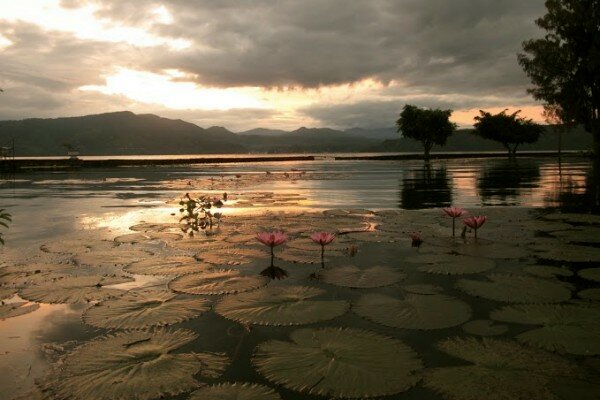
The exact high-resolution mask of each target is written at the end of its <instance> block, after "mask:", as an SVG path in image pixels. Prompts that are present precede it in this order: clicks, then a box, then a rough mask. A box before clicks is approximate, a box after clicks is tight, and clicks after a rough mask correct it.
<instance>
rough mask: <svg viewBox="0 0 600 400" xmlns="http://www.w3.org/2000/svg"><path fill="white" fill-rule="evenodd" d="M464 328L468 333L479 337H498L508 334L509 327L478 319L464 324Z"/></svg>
mask: <svg viewBox="0 0 600 400" xmlns="http://www.w3.org/2000/svg"><path fill="white" fill-rule="evenodd" d="M462 328H463V331H465V332H466V333H470V334H471V335H479V336H496V335H503V334H505V333H506V332H508V326H506V325H502V324H495V323H494V321H490V320H489V319H477V320H473V321H469V322H467V323H466V324H464V325H463V326H462Z"/></svg>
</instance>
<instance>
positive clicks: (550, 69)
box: [518, 0, 600, 157]
mask: <svg viewBox="0 0 600 400" xmlns="http://www.w3.org/2000/svg"><path fill="white" fill-rule="evenodd" d="M546 8H547V13H546V15H544V16H543V17H541V18H539V19H537V20H536V24H537V25H538V26H539V27H540V28H542V29H544V30H545V31H546V32H547V33H546V35H545V36H544V37H543V38H541V39H532V40H528V41H526V42H524V43H523V50H524V53H521V54H519V55H518V60H519V64H521V66H522V67H523V69H524V70H525V72H526V73H527V75H528V76H529V78H530V79H531V81H532V83H533V85H534V87H532V88H530V89H529V93H531V94H532V95H533V97H534V98H535V99H537V100H542V101H544V102H545V104H544V107H545V110H546V114H547V116H550V117H552V119H556V120H558V121H559V122H561V123H565V124H582V125H583V126H584V127H585V129H586V130H587V131H588V132H591V133H592V134H593V135H594V151H595V153H596V157H600V126H599V124H600V123H599V120H600V119H599V118H600V22H599V21H600V1H599V0H547V1H546Z"/></svg>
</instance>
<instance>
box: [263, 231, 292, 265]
mask: <svg viewBox="0 0 600 400" xmlns="http://www.w3.org/2000/svg"><path fill="white" fill-rule="evenodd" d="M256 239H257V240H258V241H259V242H261V243H262V244H264V245H266V246H269V247H270V248H271V267H272V266H273V260H274V258H275V254H274V253H273V248H274V247H275V246H279V245H281V244H284V243H285V242H287V240H288V236H287V235H286V234H285V233H283V232H281V231H272V232H259V233H257V234H256Z"/></svg>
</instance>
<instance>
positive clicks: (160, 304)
mask: <svg viewBox="0 0 600 400" xmlns="http://www.w3.org/2000/svg"><path fill="white" fill-rule="evenodd" d="M209 309H210V302H209V301H208V300H206V299H198V298H193V299H184V298H180V297H178V296H177V295H176V294H175V293H173V292H167V291H159V290H136V291H131V292H128V293H126V294H124V295H123V296H121V297H119V298H116V299H110V300H106V301H103V302H101V303H98V304H96V305H94V306H92V307H90V308H88V309H87V310H86V312H85V313H84V314H83V321H84V322H85V323H87V324H90V325H94V326H98V327H100V328H112V329H143V328H146V327H149V326H164V325H171V324H175V323H177V322H182V321H186V320H188V319H190V318H194V317H197V316H199V315H200V314H203V313H204V312H206V311H208V310H209Z"/></svg>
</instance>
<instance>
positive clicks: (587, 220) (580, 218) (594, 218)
mask: <svg viewBox="0 0 600 400" xmlns="http://www.w3.org/2000/svg"><path fill="white" fill-rule="evenodd" d="M543 218H544V219H547V220H550V221H565V222H568V223H572V224H585V225H592V224H598V225H600V215H594V214H575V213H559V212H557V213H552V214H546V215H544V216H543Z"/></svg>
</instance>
